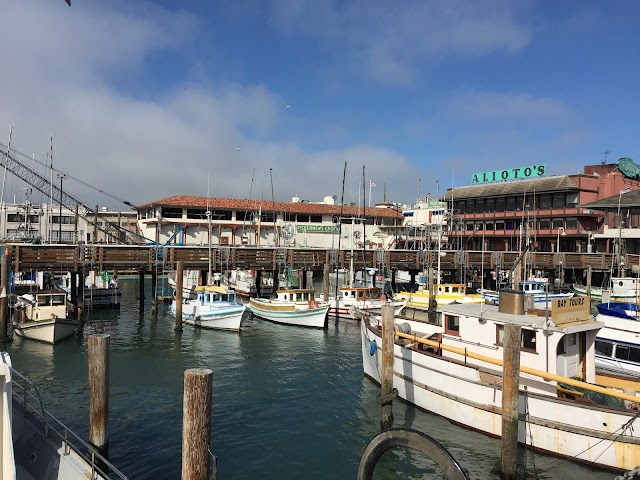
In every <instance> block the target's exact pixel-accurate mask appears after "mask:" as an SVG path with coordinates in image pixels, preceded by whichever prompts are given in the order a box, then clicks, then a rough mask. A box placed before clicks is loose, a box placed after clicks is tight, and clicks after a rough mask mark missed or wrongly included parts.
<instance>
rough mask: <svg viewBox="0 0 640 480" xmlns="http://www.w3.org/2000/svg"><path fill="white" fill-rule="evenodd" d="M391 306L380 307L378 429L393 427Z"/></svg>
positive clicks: (392, 314)
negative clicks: (380, 343)
mask: <svg viewBox="0 0 640 480" xmlns="http://www.w3.org/2000/svg"><path fill="white" fill-rule="evenodd" d="M393 320H394V310H393V305H383V306H382V368H381V371H380V406H381V411H380V429H381V430H386V429H388V428H391V427H392V426H393V397H394V396H395V395H394V393H393V340H394V336H395V335H394V333H395V332H394V328H393V327H394V325H393V323H394V322H393Z"/></svg>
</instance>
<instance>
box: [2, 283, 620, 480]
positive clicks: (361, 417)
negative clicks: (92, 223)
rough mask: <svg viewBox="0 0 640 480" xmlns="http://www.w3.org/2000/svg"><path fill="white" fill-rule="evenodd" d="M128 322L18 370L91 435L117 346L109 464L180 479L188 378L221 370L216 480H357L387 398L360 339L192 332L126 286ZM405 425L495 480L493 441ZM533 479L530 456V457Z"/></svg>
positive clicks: (394, 460)
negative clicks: (90, 362)
mask: <svg viewBox="0 0 640 480" xmlns="http://www.w3.org/2000/svg"><path fill="white" fill-rule="evenodd" d="M120 286H121V289H122V293H123V295H122V307H121V309H120V310H94V311H91V312H87V313H86V323H85V324H84V328H83V330H82V332H81V334H80V335H79V336H77V337H75V338H71V339H69V340H68V341H65V342H62V343H60V344H58V345H55V347H53V346H51V345H45V344H39V343H37V342H30V341H25V340H22V339H15V340H14V341H13V343H12V344H10V345H8V350H9V351H10V353H11V355H12V360H13V362H14V365H15V367H16V368H17V369H18V370H20V371H21V372H22V373H24V374H26V375H28V376H29V377H30V378H32V379H33V380H34V381H35V382H36V384H37V385H38V386H39V387H40V388H41V391H42V392H43V394H44V395H45V398H46V401H47V407H48V408H49V409H50V410H51V411H52V412H53V413H54V414H55V415H56V416H58V417H59V418H60V419H61V420H62V421H63V422H65V423H67V424H68V426H70V427H71V428H73V429H74V430H76V432H77V433H78V434H79V435H81V436H82V437H83V438H87V435H88V386H87V338H88V336H89V335H90V334H92V333H107V334H109V335H111V353H110V359H111V364H110V394H111V396H110V412H109V421H110V423H109V434H110V439H109V447H110V459H111V460H112V461H113V463H114V464H115V465H117V466H118V467H119V468H120V469H121V470H122V471H123V472H125V473H126V474H127V475H128V476H129V478H132V479H154V480H155V479H173V478H179V476H180V462H181V435H182V396H183V390H182V388H183V378H184V370H185V369H187V368H210V369H212V370H213V401H212V442H211V450H212V452H214V453H215V454H216V455H217V456H218V466H219V471H218V478H233V479H245V478H246V479H249V478H251V479H253V478H260V479H287V478H291V479H294V478H295V479H298V478H305V479H327V478H332V479H333V478H339V479H342V478H344V479H348V478H355V477H356V474H357V469H358V463H359V461H360V455H361V454H362V452H363V451H364V448H365V447H366V445H367V444H368V442H369V441H370V440H371V439H372V438H373V437H374V436H375V435H376V434H377V433H378V432H379V421H380V405H379V404H378V401H377V397H378V394H379V387H378V386H376V385H375V384H374V383H373V382H371V381H369V380H368V379H366V378H364V377H363V375H362V360H361V357H360V327H359V324H358V323H357V322H355V321H351V320H338V321H336V320H335V319H334V318H330V319H329V322H328V329H327V330H316V329H306V328H295V327H287V326H283V325H277V324H273V323H270V322H268V321H264V320H260V319H258V318H253V317H252V316H251V315H250V313H248V312H247V313H246V314H245V315H246V318H245V322H244V326H243V331H242V332H240V333H239V334H238V333H233V332H220V331H211V330H200V329H194V328H191V327H188V326H185V327H184V329H183V331H182V332H181V333H176V332H174V326H175V319H174V317H173V315H172V314H171V313H170V311H169V306H168V305H164V304H159V305H158V306H157V311H156V312H154V313H152V310H153V309H152V307H151V301H150V298H151V291H150V285H148V288H147V290H148V291H147V293H146V299H147V300H146V303H145V308H144V309H140V308H139V302H138V299H137V295H138V292H139V291H138V283H137V280H127V279H122V280H121V282H120ZM394 417H395V423H394V424H395V426H406V427H412V428H415V429H418V430H421V431H424V432H425V433H427V434H429V435H431V436H433V437H434V438H436V439H437V440H438V441H440V442H441V443H442V444H443V445H445V447H447V448H448V449H449V450H450V451H451V453H452V454H453V455H454V457H456V459H457V460H458V461H459V462H460V463H461V464H462V465H463V466H465V467H466V468H468V469H469V470H470V472H471V476H472V478H474V479H484V478H497V477H495V476H492V474H491V471H492V469H493V468H494V467H495V466H496V465H497V463H498V462H499V452H500V444H499V441H498V440H496V439H492V438H488V437H486V436H484V435H482V434H480V433H477V432H471V431H468V430H465V429H462V428H460V427H457V426H455V425H452V424H451V423H450V422H448V421H447V420H445V419H443V418H441V417H437V416H434V415H430V414H428V413H426V412H423V411H420V410H418V409H416V408H414V407H412V406H410V405H408V404H406V403H404V402H402V401H396V402H394ZM527 459H528V462H529V463H528V468H529V469H531V468H532V467H531V454H530V453H528V456H527ZM535 464H536V467H537V469H538V473H539V478H545V479H560V478H562V479H568V478H584V479H587V480H604V479H607V480H609V479H610V478H612V474H611V473H601V472H594V471H592V470H590V469H588V468H584V467H581V466H577V465H575V464H571V463H569V462H567V461H564V460H558V459H555V458H552V457H545V456H541V455H536V456H535ZM375 478H376V479H392V478H393V479H395V478H406V479H409V478H434V479H436V478H438V479H439V478H442V477H441V475H440V474H439V473H438V472H435V471H434V468H433V466H432V464H431V463H430V462H429V461H428V460H427V459H426V458H425V457H423V456H422V455H421V454H419V453H417V452H413V451H410V450H403V449H398V450H394V451H392V452H387V453H385V454H384V455H383V457H382V458H381V460H380V462H379V463H378V467H377V468H376V474H375Z"/></svg>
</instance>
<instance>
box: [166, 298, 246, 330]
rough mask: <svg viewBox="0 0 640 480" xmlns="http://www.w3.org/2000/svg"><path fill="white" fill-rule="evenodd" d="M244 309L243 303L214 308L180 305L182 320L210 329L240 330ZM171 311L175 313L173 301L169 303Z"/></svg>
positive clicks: (188, 323)
mask: <svg viewBox="0 0 640 480" xmlns="http://www.w3.org/2000/svg"><path fill="white" fill-rule="evenodd" d="M245 310H246V306H245V305H237V306H233V307H226V308H225V307H218V308H216V307H209V306H201V307H198V306H192V305H188V304H185V305H183V306H182V322H183V323H185V324H187V325H192V326H194V327H200V328H207V329H211V330H230V331H240V330H241V327H242V320H243V315H244V312H245ZM171 311H172V312H173V314H174V315H175V314H176V305H175V302H173V303H172V304H171Z"/></svg>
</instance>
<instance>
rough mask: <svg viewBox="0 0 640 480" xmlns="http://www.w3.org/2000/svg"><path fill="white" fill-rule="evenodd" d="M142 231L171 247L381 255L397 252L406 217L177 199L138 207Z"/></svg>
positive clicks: (312, 205) (311, 205)
mask: <svg viewBox="0 0 640 480" xmlns="http://www.w3.org/2000/svg"><path fill="white" fill-rule="evenodd" d="M136 210H137V215H138V228H139V230H140V232H141V233H142V235H143V236H144V237H146V238H147V239H150V240H152V241H153V242H155V243H158V244H167V245H191V246H193V245H202V246H204V245H208V244H209V243H211V244H212V245H229V246H232V245H233V246H241V245H244V246H262V247H311V248H335V249H337V248H338V247H340V248H341V249H343V250H344V249H349V248H355V249H362V248H366V249H377V248H389V247H390V246H392V245H393V244H394V243H395V241H396V238H397V236H398V234H399V232H400V230H401V227H402V221H403V215H402V211H401V209H400V208H399V207H397V206H395V205H393V204H387V203H383V204H379V205H376V206H375V207H367V208H364V207H360V206H356V205H340V204H336V198H335V196H327V197H325V198H324V200H323V201H321V202H309V201H305V200H301V199H300V197H293V198H292V199H291V201H290V202H275V201H259V200H247V199H233V198H210V197H198V196H185V195H176V196H173V197H168V198H164V199H161V200H156V201H153V202H150V203H147V204H145V205H140V206H138V207H136Z"/></svg>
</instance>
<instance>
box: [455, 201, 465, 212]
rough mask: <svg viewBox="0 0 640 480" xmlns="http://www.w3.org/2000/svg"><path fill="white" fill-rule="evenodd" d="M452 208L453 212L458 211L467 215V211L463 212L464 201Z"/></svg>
mask: <svg viewBox="0 0 640 480" xmlns="http://www.w3.org/2000/svg"><path fill="white" fill-rule="evenodd" d="M454 208H455V210H458V211H459V212H460V213H467V211H466V210H465V209H466V208H467V204H466V203H465V202H464V201H462V202H456V204H455V207H454Z"/></svg>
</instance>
